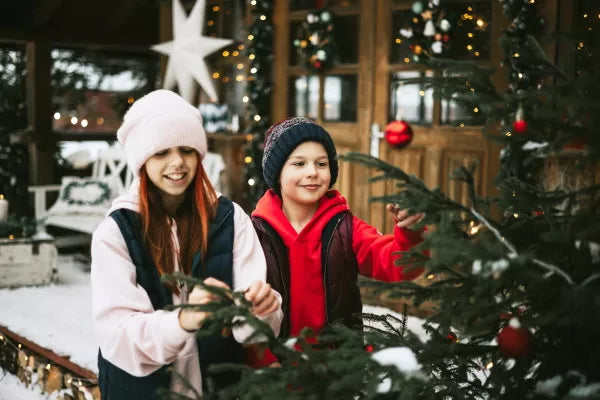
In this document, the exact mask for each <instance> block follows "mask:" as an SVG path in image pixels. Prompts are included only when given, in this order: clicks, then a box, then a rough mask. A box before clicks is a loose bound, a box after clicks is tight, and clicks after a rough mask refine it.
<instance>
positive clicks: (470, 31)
mask: <svg viewBox="0 0 600 400" xmlns="http://www.w3.org/2000/svg"><path fill="white" fill-rule="evenodd" d="M443 4H445V7H446V12H447V15H448V21H451V24H452V25H453V26H452V28H451V29H450V31H451V32H452V35H451V39H450V47H449V49H448V52H447V53H446V54H445V56H446V57H448V58H453V59H457V60H471V59H475V60H476V59H482V60H489V58H490V51H489V49H490V48H491V47H492V46H491V45H492V42H491V26H492V2H491V1H473V2H469V3H468V4H465V3H461V2H448V3H443Z"/></svg>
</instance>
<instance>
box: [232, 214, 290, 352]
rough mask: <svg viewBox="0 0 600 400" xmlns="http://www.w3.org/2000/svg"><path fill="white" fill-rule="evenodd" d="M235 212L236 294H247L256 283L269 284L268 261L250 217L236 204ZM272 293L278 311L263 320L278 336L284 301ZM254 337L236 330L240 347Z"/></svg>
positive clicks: (246, 328)
mask: <svg viewBox="0 0 600 400" xmlns="http://www.w3.org/2000/svg"><path fill="white" fill-rule="evenodd" d="M234 210H235V214H234V226H235V235H234V241H233V290H236V291H244V290H246V289H248V288H249V287H250V285H251V284H252V283H253V282H255V281H263V282H265V281H266V278H267V261H266V259H265V254H264V252H263V249H262V246H261V245H260V241H259V240H258V236H257V235H256V231H255V230H254V226H252V221H251V220H250V217H248V215H247V214H246V213H245V212H244V210H242V208H241V207H240V206H239V205H237V204H236V203H234ZM271 290H273V289H271ZM273 292H274V293H275V296H276V297H277V301H278V302H279V308H278V309H277V310H276V311H274V312H273V313H271V314H269V315H267V316H265V317H261V319H262V320H263V321H264V322H266V323H267V324H268V325H269V326H270V327H271V329H272V330H273V332H274V333H275V335H276V336H278V335H279V330H280V328H281V321H282V320H283V311H282V310H281V302H282V300H281V295H280V294H279V293H278V292H277V291H276V290H273ZM252 333H253V330H252V329H251V328H250V327H249V326H248V325H240V326H238V327H235V328H234V329H233V335H234V337H235V339H236V340H237V341H238V342H240V343H245V342H246V339H247V338H248V337H249V336H250V335H251V334H252Z"/></svg>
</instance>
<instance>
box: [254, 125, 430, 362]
mask: <svg viewBox="0 0 600 400" xmlns="http://www.w3.org/2000/svg"><path fill="white" fill-rule="evenodd" d="M262 165H263V174H264V177H265V180H266V182H267V184H268V185H269V187H270V190H268V191H267V192H266V193H265V195H264V196H263V197H262V198H261V199H260V200H259V201H258V204H257V206H256V210H255V211H254V212H253V213H252V222H253V223H254V228H255V229H256V231H257V233H258V237H259V239H260V242H261V244H262V246H263V249H264V251H265V255H266V256H267V281H268V282H269V283H270V284H271V285H272V287H273V288H274V289H276V290H277V291H278V292H279V293H281V294H282V296H283V312H284V318H283V323H282V327H281V330H282V335H284V336H289V335H291V336H295V335H297V334H298V333H299V332H300V330H302V329H303V328H305V327H309V328H312V330H313V331H314V332H318V331H319V330H320V329H321V328H322V327H323V326H324V325H326V324H327V323H329V322H332V321H335V320H342V321H343V322H345V323H346V324H348V325H353V324H356V323H357V322H360V321H358V320H356V318H355V317H354V316H353V315H354V314H356V313H360V312H361V311H362V302H361V299H360V292H359V289H358V286H357V273H359V272H360V273H361V274H362V275H365V276H368V277H371V278H375V279H379V280H384V281H399V280H412V279H414V278H416V277H417V276H418V275H419V274H420V273H421V271H420V270H413V271H410V272H408V271H405V270H404V268H402V267H399V266H396V265H394V259H395V258H396V257H397V256H394V255H393V253H394V252H398V251H405V250H408V249H409V248H410V247H411V246H413V245H414V244H416V243H418V242H419V241H420V240H421V235H420V232H413V231H410V230H409V229H407V228H409V227H410V226H412V225H413V224H414V223H416V222H417V221H418V220H419V219H420V218H421V217H422V215H413V216H409V215H408V213H407V212H405V211H400V210H398V209H397V208H396V207H394V206H392V205H388V206H387V209H388V211H390V212H391V213H392V214H393V215H394V217H395V218H396V221H397V224H396V227H395V228H394V234H393V235H381V234H380V233H378V232H377V230H376V229H375V228H374V227H372V226H370V225H368V224H367V223H365V222H364V221H362V220H360V219H358V218H357V217H355V216H353V215H352V214H351V212H350V209H349V207H348V204H347V203H346V199H345V198H344V197H343V196H342V195H341V194H340V193H339V192H337V191H336V190H329V189H330V188H331V187H332V186H333V184H334V183H335V181H336V179H337V175H338V164H337V154H336V150H335V146H334V144H333V141H332V139H331V137H330V136H329V133H327V131H325V130H324V129H323V128H322V127H320V126H319V125H317V124H315V123H314V122H313V121H311V120H309V119H307V118H291V119H288V120H285V121H283V122H280V123H278V124H276V125H274V126H272V127H271V128H270V129H269V131H268V132H267V137H266V139H265V149H264V156H263V160H262ZM254 357H256V355H255V356H254ZM274 361H276V358H275V357H274V356H273V355H272V354H271V353H270V352H269V351H266V352H265V355H264V357H263V358H262V360H261V361H260V362H256V360H254V364H255V365H257V366H264V365H268V364H270V363H273V362H274Z"/></svg>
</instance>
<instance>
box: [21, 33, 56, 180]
mask: <svg viewBox="0 0 600 400" xmlns="http://www.w3.org/2000/svg"><path fill="white" fill-rule="evenodd" d="M25 48H26V54H27V81H26V87H27V121H28V125H29V131H30V136H29V159H30V169H29V181H30V183H31V184H34V185H41V184H48V183H53V182H54V180H53V179H54V168H53V166H54V152H55V149H56V142H55V140H54V138H53V137H52V101H51V88H50V67H51V62H52V61H51V57H50V42H49V41H48V40H47V39H42V38H40V39H38V40H36V41H28V42H27V43H26V47H25Z"/></svg>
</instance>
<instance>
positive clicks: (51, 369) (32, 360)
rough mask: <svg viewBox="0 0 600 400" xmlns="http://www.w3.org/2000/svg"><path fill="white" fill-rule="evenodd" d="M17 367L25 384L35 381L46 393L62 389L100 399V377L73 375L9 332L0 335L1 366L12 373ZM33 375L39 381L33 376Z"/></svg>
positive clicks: (62, 390) (63, 392)
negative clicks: (11, 335)
mask: <svg viewBox="0 0 600 400" xmlns="http://www.w3.org/2000/svg"><path fill="white" fill-rule="evenodd" d="M15 366H16V367H17V371H18V376H19V379H20V380H21V381H22V382H23V383H24V384H25V385H26V386H29V385H33V384H36V385H39V386H41V388H42V391H43V392H46V393H53V392H55V391H60V392H61V393H62V394H68V395H70V396H73V397H74V398H77V399H78V398H85V399H89V398H93V399H94V400H100V390H99V388H98V381H97V379H89V378H85V377H82V376H76V375H75V376H74V375H73V372H72V371H70V370H68V369H66V368H64V367H63V366H61V365H58V364H55V363H53V362H52V361H51V360H47V359H45V358H44V357H42V356H41V355H39V354H37V353H35V352H34V351H33V350H31V349H28V348H27V347H25V346H24V345H23V344H22V343H19V342H17V341H15V340H13V339H12V338H11V337H9V335H8V334H4V333H2V334H0V367H2V368H3V369H4V370H6V371H9V372H11V371H14V367H15ZM17 371H15V372H17ZM34 374H35V375H36V377H37V380H34V379H32V376H34ZM69 391H70V393H69Z"/></svg>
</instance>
